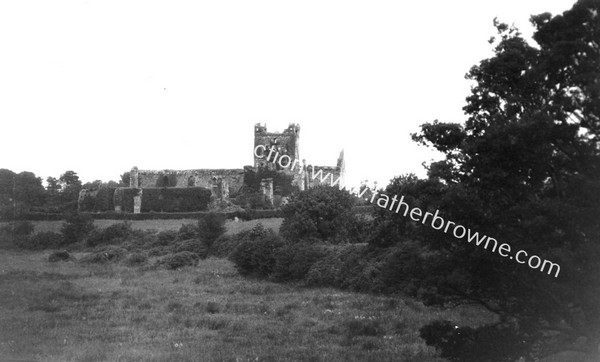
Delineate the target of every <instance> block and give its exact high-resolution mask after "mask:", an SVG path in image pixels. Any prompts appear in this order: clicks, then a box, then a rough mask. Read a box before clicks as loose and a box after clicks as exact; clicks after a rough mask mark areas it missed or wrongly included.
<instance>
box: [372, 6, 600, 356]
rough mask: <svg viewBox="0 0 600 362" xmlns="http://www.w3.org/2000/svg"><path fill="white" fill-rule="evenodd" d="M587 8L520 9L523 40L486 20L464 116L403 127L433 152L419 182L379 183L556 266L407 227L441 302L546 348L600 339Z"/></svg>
mask: <svg viewBox="0 0 600 362" xmlns="http://www.w3.org/2000/svg"><path fill="white" fill-rule="evenodd" d="M599 13H600V2H599V1H598V0H580V1H578V2H577V3H575V5H574V6H573V8H572V9H571V10H569V11H566V12H564V13H563V14H562V15H556V16H552V15H550V14H548V13H545V14H540V15H537V16H532V18H531V21H532V24H533V25H534V26H535V28H536V31H535V34H534V37H533V38H534V40H535V41H536V43H537V45H535V46H533V45H530V44H529V43H528V42H527V41H526V40H525V39H523V38H522V37H521V35H520V34H519V32H518V31H517V29H515V28H513V27H510V26H508V25H506V24H503V23H499V22H497V21H495V26H496V28H497V31H498V35H497V36H496V37H494V38H492V39H491V40H490V43H492V44H493V46H494V56H493V57H491V58H489V59H485V60H483V61H481V62H480V63H479V64H478V65H476V66H474V67H473V68H472V69H471V70H470V71H469V73H468V74H467V78H468V79H470V80H472V81H474V86H473V87H472V90H471V94H470V95H469V96H468V97H467V99H466V101H467V103H466V105H465V107H464V111H465V113H466V114H467V115H468V119H467V121H466V122H465V124H457V123H441V122H438V121H434V122H431V123H426V124H424V125H422V127H421V131H420V132H419V133H418V134H415V135H413V138H414V139H415V140H416V141H418V142H421V143H423V144H426V145H430V146H433V147H435V148H436V149H438V150H439V151H441V152H443V153H444V154H445V155H446V158H445V160H443V161H440V162H437V163H434V164H432V165H430V167H429V179H428V180H424V181H419V182H415V181H411V182H412V183H411V182H408V181H410V180H408V181H407V180H400V179H398V180H396V181H395V184H392V185H390V187H388V188H389V190H388V191H395V192H403V191H409V193H410V190H422V192H420V193H416V194H415V201H414V202H415V203H418V204H419V205H420V206H422V207H424V208H427V209H429V210H435V209H439V210H440V211H441V212H442V213H443V214H444V216H445V218H446V219H447V220H452V221H454V222H456V223H457V224H462V225H467V226H469V227H470V228H472V229H474V230H478V231H480V232H483V233H486V234H487V235H490V236H493V237H495V238H496V239H498V240H501V241H502V242H507V243H510V244H512V245H513V250H518V249H523V250H526V251H528V252H529V253H530V254H529V255H532V254H536V255H539V256H541V257H543V258H545V259H548V260H552V261H554V262H558V263H560V266H561V271H560V275H559V277H558V278H554V277H551V276H548V275H546V274H544V273H540V272H539V271H536V270H531V269H529V268H527V267H526V266H523V265H519V264H517V263H515V262H514V260H510V259H509V258H502V257H500V256H499V255H498V254H493V253H490V252H489V251H486V250H481V248H476V247H474V246H473V245H472V244H468V243H464V242H462V243H461V242H460V241H458V240H456V239H455V238H453V237H452V236H449V235H447V234H445V233H441V232H438V231H435V230H433V229H431V228H427V227H420V228H418V229H417V230H416V231H415V230H412V231H410V232H411V234H410V236H411V237H415V238H420V239H421V240H422V241H423V242H424V243H426V244H427V245H428V246H429V247H431V248H435V249H437V250H438V251H441V252H440V253H438V254H436V255H443V258H442V259H440V260H438V263H437V266H436V267H437V270H438V271H440V270H441V273H440V274H436V275H434V276H431V278H429V280H427V282H428V283H429V285H431V286H433V287H435V288H436V290H437V292H438V293H439V294H440V295H443V296H444V298H442V299H441V300H445V301H448V300H450V299H454V300H461V299H462V300H471V301H475V302H478V303H481V304H482V305H484V306H485V307H486V308H488V309H490V310H493V311H494V312H497V313H498V314H499V315H500V317H501V318H500V324H504V325H507V324H511V326H512V328H513V329H514V330H516V331H518V333H520V334H521V336H522V337H523V340H528V341H530V343H531V345H529V347H532V346H533V345H534V344H537V347H536V348H539V349H541V350H543V349H546V352H547V353H550V352H551V350H552V348H553V347H556V348H559V347H557V346H561V347H562V348H567V346H568V348H580V349H585V348H588V349H589V350H592V349H594V348H596V349H597V348H598V343H599V342H600V330H599V328H600V264H599V263H598V260H599V258H600V245H599V244H600V222H598V220H597V218H598V215H600V147H599V141H600V138H599V137H600V48H599V44H600V14H599ZM411 185H412V186H411ZM419 195H421V196H419ZM432 196H435V197H432ZM391 217H395V216H385V215H381V216H380V217H379V222H378V224H379V225H380V226H381V225H383V226H385V225H392V224H393V223H387V224H386V222H385V219H386V218H391ZM404 229H405V228H404ZM385 230H386V229H385V228H384V229H383V231H382V233H384V232H385ZM387 230H391V231H394V230H393V229H390V227H389V226H388V229H387ZM397 233H398V235H400V238H401V237H402V235H404V237H406V235H407V231H406V230H404V231H402V230H400V231H397ZM384 244H385V243H384ZM515 324H516V327H515ZM486 333H487V332H486ZM548 336H553V337H552V338H549V337H548ZM544 340H545V342H546V344H543V343H542V341H544ZM534 341H535V342H534ZM506 358H508V359H510V358H512V357H506ZM499 360H500V359H499Z"/></svg>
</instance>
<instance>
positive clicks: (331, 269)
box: [305, 249, 342, 287]
mask: <svg viewBox="0 0 600 362" xmlns="http://www.w3.org/2000/svg"><path fill="white" fill-rule="evenodd" d="M341 270H342V260H341V258H340V251H339V249H329V250H328V251H327V255H325V256H324V257H323V258H321V259H319V260H317V261H316V262H315V263H314V264H313V265H312V266H311V267H310V269H309V271H308V273H307V274H306V277H305V280H306V283H307V284H308V285H314V286H332V287H339V286H340V284H341V281H342V274H341Z"/></svg>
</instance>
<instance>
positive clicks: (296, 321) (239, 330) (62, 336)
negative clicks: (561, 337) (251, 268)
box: [0, 251, 492, 361]
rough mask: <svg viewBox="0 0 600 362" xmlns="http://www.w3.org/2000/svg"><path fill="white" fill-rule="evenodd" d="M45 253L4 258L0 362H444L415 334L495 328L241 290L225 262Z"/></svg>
mask: <svg viewBox="0 0 600 362" xmlns="http://www.w3.org/2000/svg"><path fill="white" fill-rule="evenodd" d="M48 254H49V251H46V252H16V251H2V253H1V254H0V265H1V267H0V268H1V270H0V308H1V309H2V313H0V326H1V328H0V360H2V361H10V360H19V361H285V360H289V361H291V360H294V361H296V360H300V361H321V360H323V361H325V360H327V361H349V360H350V361H351V360H361V361H442V359H439V358H436V357H435V356H436V353H435V351H434V350H432V349H431V348H429V347H427V346H426V345H425V344H424V343H423V341H422V340H421V339H420V338H419V336H418V329H419V328H420V326H422V325H423V324H425V323H427V322H428V321H431V320H434V319H437V318H444V319H450V320H453V321H456V323H457V324H460V325H470V326H474V325H480V324H483V323H487V322H490V321H491V318H492V316H490V315H487V314H486V313H484V312H483V311H481V310H477V309H475V308H472V307H469V308H466V307H462V308H457V309H454V310H446V311H441V310H438V309H433V308H428V307H424V306H423V305H422V304H420V303H419V302H416V301H413V300H411V299H406V298H392V297H382V296H370V295H365V294H358V293H348V292H340V291H338V290H335V289H322V288H321V289H307V288H302V287H300V286H295V285H284V284H275V283H271V282H267V281H258V280H251V279H245V278H242V277H241V276H239V275H238V273H237V272H236V270H235V269H234V267H233V265H232V264H231V263H230V262H229V261H226V260H222V259H212V258H211V259H207V260H204V261H200V264H199V265H198V266H197V267H187V268H184V269H180V270H175V271H173V270H163V269H152V268H131V267H127V266H124V265H118V264H104V265H86V264H82V263H78V262H73V261H69V262H59V263H50V262H48V261H47V256H48ZM76 256H77V257H80V256H81V254H76Z"/></svg>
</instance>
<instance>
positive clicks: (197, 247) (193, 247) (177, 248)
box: [173, 239, 208, 259]
mask: <svg viewBox="0 0 600 362" xmlns="http://www.w3.org/2000/svg"><path fill="white" fill-rule="evenodd" d="M173 251H174V252H176V253H179V252H182V251H189V252H192V253H195V254H198V256H199V257H200V258H202V259H205V258H206V256H207V255H208V248H207V246H206V245H205V244H204V243H203V242H201V241H200V240H198V239H189V240H183V241H179V242H177V243H176V244H175V245H174V246H173Z"/></svg>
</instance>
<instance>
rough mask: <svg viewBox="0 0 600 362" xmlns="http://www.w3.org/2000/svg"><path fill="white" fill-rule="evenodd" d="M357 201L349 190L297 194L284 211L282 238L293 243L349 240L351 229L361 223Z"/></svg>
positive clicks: (321, 189)
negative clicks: (355, 205) (308, 240)
mask: <svg viewBox="0 0 600 362" xmlns="http://www.w3.org/2000/svg"><path fill="white" fill-rule="evenodd" d="M354 204H355V198H354V196H352V195H351V194H350V193H348V192H347V191H345V190H340V189H339V188H337V187H332V186H318V187H315V188H312V189H308V190H306V191H302V192H299V193H296V194H293V195H292V197H291V198H290V201H289V203H288V204H287V205H284V206H283V207H282V212H283V215H284V220H283V223H282V224H281V229H280V232H281V234H282V235H283V236H284V237H285V238H287V239H289V240H295V241H298V240H301V239H310V238H317V239H320V240H330V241H341V240H348V238H350V235H348V231H349V230H351V229H348V227H349V226H350V225H352V224H356V223H357V217H356V215H355V214H354V213H353V212H352V207H353V206H354Z"/></svg>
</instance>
